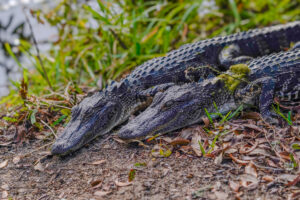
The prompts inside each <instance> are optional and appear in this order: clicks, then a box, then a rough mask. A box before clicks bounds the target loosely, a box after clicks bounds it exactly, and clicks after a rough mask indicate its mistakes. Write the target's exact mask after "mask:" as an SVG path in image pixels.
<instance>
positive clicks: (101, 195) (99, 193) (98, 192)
mask: <svg viewBox="0 0 300 200" xmlns="http://www.w3.org/2000/svg"><path fill="white" fill-rule="evenodd" d="M110 193H111V191H101V190H99V191H96V192H94V195H95V196H98V197H103V196H106V195H108V194H110Z"/></svg>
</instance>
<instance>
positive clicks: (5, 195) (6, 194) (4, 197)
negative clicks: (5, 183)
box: [1, 190, 8, 199]
mask: <svg viewBox="0 0 300 200" xmlns="http://www.w3.org/2000/svg"><path fill="white" fill-rule="evenodd" d="M1 196H2V199H6V198H7V197H8V192H7V191H5V190H4V191H3V192H2V195H1Z"/></svg>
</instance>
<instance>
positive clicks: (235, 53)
mask: <svg viewBox="0 0 300 200" xmlns="http://www.w3.org/2000/svg"><path fill="white" fill-rule="evenodd" d="M299 34H300V21H295V22H291V23H287V24H285V25H276V26H271V27H266V28H261V29H253V30H249V31H247V32H240V33H236V34H232V35H229V36H223V37H215V38H212V39H207V40H202V41H199V42H196V43H192V44H186V45H184V46H182V47H180V48H179V49H177V50H173V51H171V52H169V53H168V54H167V55H166V56H164V57H158V58H154V59H152V60H149V61H147V62H145V63H144V64H142V65H140V66H138V67H136V69H135V70H134V71H133V72H132V73H131V74H129V75H128V76H127V77H126V78H125V79H122V80H121V81H120V82H113V83H111V84H110V85H109V86H108V87H107V88H106V89H104V90H102V91H99V92H96V93H95V94H94V95H92V96H90V97H87V98H85V99H84V100H83V101H82V102H81V103H80V104H79V105H76V106H74V107H73V108H72V115H71V120H70V121H69V123H68V125H67V126H66V128H65V129H64V132H63V133H62V134H61V135H60V136H59V137H58V138H57V140H56V141H55V143H54V144H53V146H52V149H51V152H52V154H60V155H65V154H68V153H70V152H72V151H75V150H77V149H79V148H81V147H82V146H83V145H84V144H86V143H88V142H89V141H91V140H92V139H94V138H95V137H98V136H101V135H104V134H106V133H108V132H109V131H111V130H112V129H113V128H114V127H116V126H118V125H120V124H122V123H123V122H125V121H126V120H127V119H128V118H129V116H130V115H131V114H132V113H134V112H136V111H137V110H140V109H141V108H142V107H147V106H148V105H149V103H151V97H153V96H154V95H155V94H156V93H157V92H159V91H164V90H166V89H168V88H169V87H171V86H173V85H174V84H184V83H188V82H191V81H198V80H199V79H202V78H204V79H205V78H207V77H210V75H212V74H216V72H215V70H212V69H217V70H220V71H225V70H226V69H228V67H229V66H230V65H232V64H235V63H240V62H246V61H249V60H251V59H252V58H256V57H258V56H263V55H266V54H270V53H272V52H279V51H282V50H285V49H287V48H289V47H290V44H291V43H296V42H297V41H299V40H300V38H299ZM207 66H209V67H207Z"/></svg>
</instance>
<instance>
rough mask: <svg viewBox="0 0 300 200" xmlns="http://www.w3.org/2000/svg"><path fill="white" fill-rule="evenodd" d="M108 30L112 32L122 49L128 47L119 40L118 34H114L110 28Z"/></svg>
mask: <svg viewBox="0 0 300 200" xmlns="http://www.w3.org/2000/svg"><path fill="white" fill-rule="evenodd" d="M109 31H110V32H111V33H112V34H113V36H114V37H115V38H116V39H117V40H118V41H119V43H120V45H121V47H122V48H123V49H125V50H126V49H128V48H127V46H126V45H125V43H124V42H123V41H122V40H121V38H120V37H119V36H118V34H116V33H115V32H114V31H113V30H112V29H111V28H110V29H109Z"/></svg>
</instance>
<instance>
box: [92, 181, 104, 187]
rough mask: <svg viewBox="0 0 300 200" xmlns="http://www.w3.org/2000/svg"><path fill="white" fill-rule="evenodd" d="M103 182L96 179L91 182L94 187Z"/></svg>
mask: <svg viewBox="0 0 300 200" xmlns="http://www.w3.org/2000/svg"><path fill="white" fill-rule="evenodd" d="M101 183H102V181H101V180H95V181H92V182H91V186H92V187H95V186H98V185H99V184H101Z"/></svg>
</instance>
